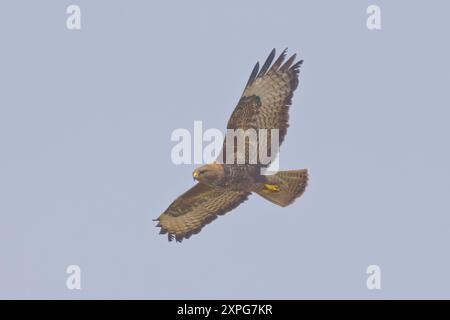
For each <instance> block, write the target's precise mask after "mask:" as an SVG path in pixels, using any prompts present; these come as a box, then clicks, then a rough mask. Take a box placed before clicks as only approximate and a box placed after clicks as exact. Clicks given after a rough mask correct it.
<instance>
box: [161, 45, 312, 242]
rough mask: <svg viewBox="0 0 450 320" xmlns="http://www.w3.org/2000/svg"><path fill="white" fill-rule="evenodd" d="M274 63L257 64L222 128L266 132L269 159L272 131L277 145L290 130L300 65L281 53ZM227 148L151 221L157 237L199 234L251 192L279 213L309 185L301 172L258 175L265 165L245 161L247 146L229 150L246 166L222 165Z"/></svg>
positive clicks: (202, 168)
mask: <svg viewBox="0 0 450 320" xmlns="http://www.w3.org/2000/svg"><path fill="white" fill-rule="evenodd" d="M274 58H275V49H273V50H272V52H271V53H270V55H269V57H268V58H267V60H266V62H265V63H264V65H263V66H262V67H261V69H260V68H259V63H256V65H255V67H254V69H253V71H252V73H251V75H250V78H249V80H248V82H247V85H246V86H245V89H244V92H243V94H242V97H241V99H240V100H239V103H238V105H237V106H236V108H235V110H234V112H233V114H232V115H231V118H230V120H229V121H228V125H227V129H242V130H247V129H255V130H258V129H267V132H268V133H267V140H268V141H266V143H267V144H266V146H268V147H267V148H268V149H269V151H270V152H271V153H276V152H278V150H270V149H271V147H270V146H271V145H272V144H271V140H270V139H271V134H270V132H271V129H277V130H278V139H279V141H278V142H279V143H278V145H280V144H281V143H282V142H283V140H284V137H285V135H286V131H287V128H288V127H289V123H288V119H289V106H290V105H291V100H292V97H293V93H294V90H295V89H296V88H297V85H298V74H299V69H300V66H301V65H302V62H303V60H300V61H297V62H296V61H295V58H296V55H295V54H294V55H292V56H291V57H290V58H289V59H287V61H285V58H286V50H284V51H283V52H282V53H281V55H280V56H279V57H278V58H277V59H276V60H275V62H274V63H273V64H272V62H273V60H274ZM227 137H228V136H227ZM233 139H234V137H233ZM258 141H259V140H258ZM258 143H259V142H258ZM226 144H227V138H225V141H224V145H223V148H222V154H221V156H219V158H220V159H219V160H218V161H217V162H215V163H213V164H207V165H204V166H201V167H199V168H197V169H196V170H195V171H194V172H193V177H194V179H195V180H197V184H196V185H194V186H193V187H192V188H191V189H189V190H188V191H186V192H185V193H184V194H182V195H181V196H179V197H178V198H177V199H176V200H175V201H174V202H173V203H172V204H171V205H170V206H169V207H168V208H167V210H166V211H164V213H163V214H161V215H160V216H159V217H158V218H157V219H156V221H158V224H157V227H160V228H161V230H160V233H161V234H166V233H167V234H168V239H169V241H171V240H173V239H176V240H177V241H179V242H181V241H182V240H183V239H185V238H189V237H190V236H191V235H193V234H196V233H198V232H200V230H201V229H202V228H203V226H205V225H206V224H208V223H210V222H211V221H212V220H214V219H216V218H217V216H219V215H223V214H225V213H227V212H229V211H231V210H233V209H234V208H236V207H237V206H239V205H240V204H241V203H242V202H244V201H245V200H247V198H248V196H249V195H250V194H251V193H252V192H255V193H257V194H259V195H260V196H262V197H264V198H265V199H267V200H269V201H271V202H273V203H275V204H277V205H280V206H282V207H284V206H287V205H289V204H291V203H292V202H293V201H294V200H295V199H296V198H298V197H299V196H301V195H302V194H303V192H304V191H305V188H306V185H307V182H308V172H307V170H306V169H303V170H289V171H279V172H278V173H276V174H273V175H264V174H262V173H261V169H262V168H264V167H267V164H262V163H261V161H259V158H258V161H256V163H249V161H248V152H249V151H248V149H249V142H248V141H247V140H245V144H246V145H245V147H246V148H245V150H243V151H242V150H240V149H238V148H236V146H235V147H234V148H233V149H231V151H232V153H233V154H232V157H233V158H234V159H236V158H238V157H239V156H240V155H239V153H240V152H244V156H245V161H247V162H245V161H244V163H243V164H242V163H239V162H237V163H236V162H234V163H231V164H229V162H228V161H226V162H223V161H222V160H223V159H224V157H225V155H226V150H230V149H229V148H226ZM241 156H242V154H241ZM227 159H228V158H227Z"/></svg>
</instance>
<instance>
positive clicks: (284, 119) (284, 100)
mask: <svg viewBox="0 0 450 320" xmlns="http://www.w3.org/2000/svg"><path fill="white" fill-rule="evenodd" d="M285 57H286V50H284V51H283V52H282V53H281V55H280V56H279V57H278V58H277V59H276V61H275V62H274V63H273V64H272V61H273V60H274V58H275V49H273V50H272V52H271V53H270V55H269V57H268V58H267V60H266V62H265V63H264V64H263V66H262V67H261V69H260V68H259V63H256V65H255V67H254V68H253V71H252V73H251V75H250V78H249V79H248V82H247V85H246V86H245V89H244V92H243V94H242V97H241V98H240V100H239V103H238V104H237V106H236V108H235V110H234V111H233V114H232V115H231V117H230V119H229V121H228V125H227V129H242V130H247V129H250V128H253V129H256V131H258V129H267V135H268V139H267V153H268V154H271V152H272V150H271V135H270V130H271V129H278V130H279V131H278V133H279V144H278V146H279V145H281V143H282V142H283V141H284V137H285V136H286V131H287V128H288V127H289V123H288V121H289V106H290V105H291V103H292V97H293V93H294V90H295V89H296V88H297V86H298V74H299V70H300V66H301V65H302V63H303V60H300V61H297V62H295V58H296V55H295V54H294V55H292V56H291V57H290V58H289V59H287V61H286V62H284V60H285ZM233 139H234V138H233ZM226 144H227V138H225V141H224V144H223V150H222V153H221V155H220V156H219V158H218V160H219V161H222V160H223V161H224V162H225V160H226V159H227V158H226ZM233 145H235V148H234V161H236V157H237V154H238V153H239V152H243V151H244V150H238V149H237V147H236V144H233ZM245 152H246V154H245V159H248V152H249V147H248V142H247V143H246V148H245ZM274 152H275V153H277V152H278V150H274ZM258 162H259V160H258Z"/></svg>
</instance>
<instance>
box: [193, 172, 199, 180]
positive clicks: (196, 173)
mask: <svg viewBox="0 0 450 320" xmlns="http://www.w3.org/2000/svg"><path fill="white" fill-rule="evenodd" d="M192 176H193V177H194V179H197V178H198V171H197V170H195V171H194V172H193V173H192Z"/></svg>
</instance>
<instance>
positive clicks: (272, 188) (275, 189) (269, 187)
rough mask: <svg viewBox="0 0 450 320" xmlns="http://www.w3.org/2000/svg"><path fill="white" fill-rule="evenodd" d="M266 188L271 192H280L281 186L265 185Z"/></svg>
mask: <svg viewBox="0 0 450 320" xmlns="http://www.w3.org/2000/svg"><path fill="white" fill-rule="evenodd" d="M264 187H266V189H267V190H270V191H280V186H277V185H276V184H265V185H264Z"/></svg>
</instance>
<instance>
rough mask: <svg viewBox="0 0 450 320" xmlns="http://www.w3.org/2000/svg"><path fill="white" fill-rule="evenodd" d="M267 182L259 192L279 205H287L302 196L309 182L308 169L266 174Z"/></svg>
mask: <svg viewBox="0 0 450 320" xmlns="http://www.w3.org/2000/svg"><path fill="white" fill-rule="evenodd" d="M265 177H266V179H267V182H266V183H264V184H263V185H262V186H261V189H260V190H258V191H257V193H258V194H259V195H260V196H261V197H263V198H265V199H267V200H269V201H270V202H273V203H275V204H277V205H279V206H282V207H285V206H287V205H289V204H291V203H292V202H294V200H295V199H297V198H298V197H300V196H301V195H302V194H303V192H304V191H305V189H306V186H307V184H308V170H306V169H301V170H288V171H279V172H278V173H276V174H274V175H267V176H265Z"/></svg>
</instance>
